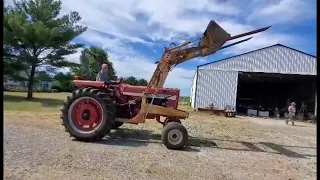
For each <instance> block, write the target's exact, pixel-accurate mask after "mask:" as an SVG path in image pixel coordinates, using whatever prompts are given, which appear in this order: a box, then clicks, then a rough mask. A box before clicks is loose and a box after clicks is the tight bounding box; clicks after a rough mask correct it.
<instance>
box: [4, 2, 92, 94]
mask: <svg viewBox="0 0 320 180" xmlns="http://www.w3.org/2000/svg"><path fill="white" fill-rule="evenodd" d="M61 3H62V2H61V0H21V1H15V2H14V6H13V7H5V8H4V17H3V31H4V35H3V37H4V39H3V49H4V58H3V59H6V60H9V62H12V63H18V64H19V65H20V66H22V67H23V69H24V70H25V71H26V72H27V75H28V81H29V85H28V95H27V98H28V99H31V98H32V95H33V94H32V90H33V83H34V75H35V71H36V68H37V67H38V66H41V65H51V66H53V67H65V66H69V65H70V64H69V63H68V61H66V60H65V58H64V56H65V55H69V54H73V53H75V52H76V50H77V49H78V48H80V47H82V45H81V44H77V43H71V41H72V40H73V39H74V38H75V37H77V36H78V35H80V34H82V33H83V32H84V31H85V30H86V27H82V26H79V25H77V23H78V22H79V21H80V20H81V17H80V15H79V14H78V12H75V11H73V12H70V13H69V14H65V15H61V14H60V10H61Z"/></svg>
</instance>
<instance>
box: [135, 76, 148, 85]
mask: <svg viewBox="0 0 320 180" xmlns="http://www.w3.org/2000/svg"><path fill="white" fill-rule="evenodd" d="M137 85H139V86H147V85H148V81H147V80H145V79H143V78H142V79H139V80H138V83H137Z"/></svg>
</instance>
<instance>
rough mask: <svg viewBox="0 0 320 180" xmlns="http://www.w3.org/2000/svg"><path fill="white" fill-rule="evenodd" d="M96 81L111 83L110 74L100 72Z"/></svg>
mask: <svg viewBox="0 0 320 180" xmlns="http://www.w3.org/2000/svg"><path fill="white" fill-rule="evenodd" d="M96 81H104V82H107V83H110V77H109V75H108V73H104V72H102V71H100V72H98V74H97V76H96Z"/></svg>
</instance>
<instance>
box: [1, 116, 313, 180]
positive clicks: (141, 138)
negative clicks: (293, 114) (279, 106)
mask: <svg viewBox="0 0 320 180" xmlns="http://www.w3.org/2000/svg"><path fill="white" fill-rule="evenodd" d="M190 113H191V114H190V118H189V119H188V120H187V121H183V124H184V125H185V126H186V128H187V129H188V132H189V136H190V145H189V147H187V148H186V149H184V150H182V151H172V150H168V149H166V148H165V147H164V146H163V145H162V144H161V136H160V134H161V130H162V126H161V125H160V124H158V123H156V122H155V121H147V123H145V124H139V125H128V124H125V125H124V126H122V127H121V128H120V129H119V130H117V131H112V132H111V133H110V135H108V136H107V137H105V139H103V141H101V142H99V143H83V142H77V141H74V140H73V139H72V138H69V136H68V134H67V133H65V132H64V131H63V127H62V126H61V125H60V119H59V112H54V113H41V112H39V113H28V112H19V111H18V112H17V111H5V113H4V123H5V132H4V136H5V137H4V154H5V156H4V164H5V174H4V175H5V176H4V177H5V179H43V178H44V177H45V178H46V179H105V178H106V177H108V178H109V179H248V180H250V179H316V127H315V126H314V125H312V124H306V123H301V122H297V123H296V124H297V125H300V126H296V127H292V126H287V125H285V123H284V122H283V121H274V120H271V121H270V120H268V119H258V118H257V119H251V118H246V117H236V118H225V117H222V116H214V115H210V114H206V113H200V112H192V111H190Z"/></svg>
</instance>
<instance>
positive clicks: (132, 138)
mask: <svg viewBox="0 0 320 180" xmlns="http://www.w3.org/2000/svg"><path fill="white" fill-rule="evenodd" d="M223 141H227V142H228V144H230V145H227V146H226V145H223V146H219V145H218V144H217V143H216V142H223ZM96 143H99V144H104V145H116V146H130V147H140V146H147V145H148V144H152V143H155V144H162V142H161V134H154V133H152V131H150V130H146V129H127V128H120V129H118V130H113V131H111V133H110V134H109V135H108V136H106V137H105V138H104V139H103V140H101V141H99V142H96ZM239 143H240V144H242V145H243V146H244V148H233V145H235V144H239ZM258 144H260V145H264V146H266V147H268V148H270V149H272V150H274V151H266V150H263V149H261V148H259V147H258V146H257V145H258ZM201 147H208V148H217V149H224V150H232V151H249V152H264V153H271V154H280V155H284V156H287V157H292V158H308V157H316V153H315V154H300V153H297V152H294V151H292V150H289V149H288V148H305V149H314V150H316V147H303V146H286V145H279V144H274V143H271V142H255V143H252V142H245V141H233V140H229V139H207V138H202V137H192V136H189V144H188V146H187V147H186V148H185V149H183V150H184V151H189V152H199V151H201Z"/></svg>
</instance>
